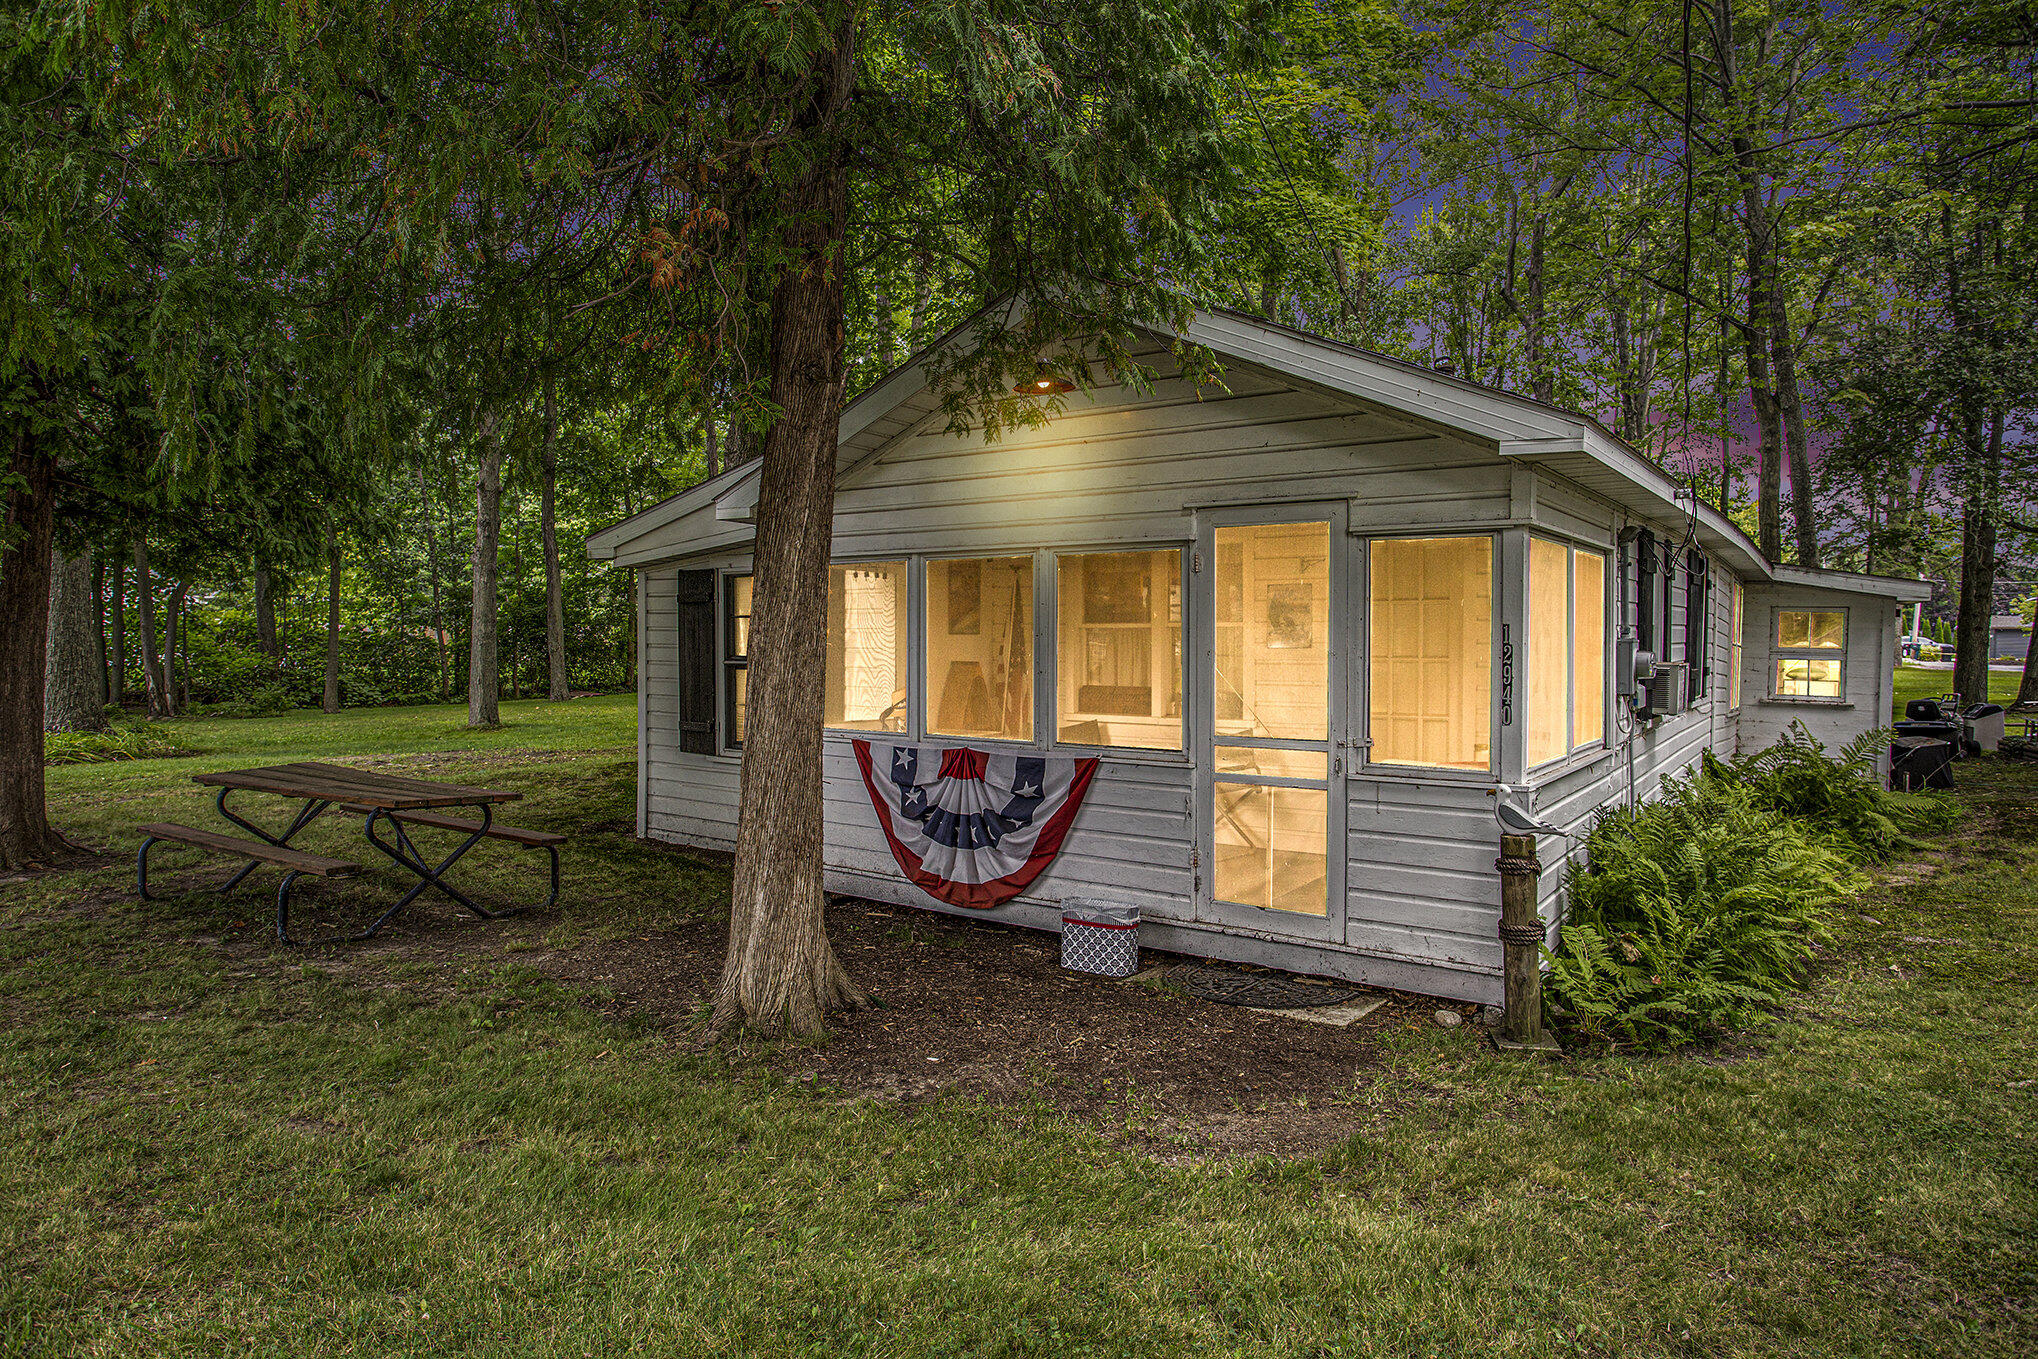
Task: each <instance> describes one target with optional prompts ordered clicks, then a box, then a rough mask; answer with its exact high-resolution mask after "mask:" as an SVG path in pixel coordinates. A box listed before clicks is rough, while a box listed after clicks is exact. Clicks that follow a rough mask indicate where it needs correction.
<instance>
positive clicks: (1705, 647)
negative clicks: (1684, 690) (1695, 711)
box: [1684, 548, 1712, 699]
mask: <svg viewBox="0 0 2038 1359" xmlns="http://www.w3.org/2000/svg"><path fill="white" fill-rule="evenodd" d="M1685 570H1686V572H1687V573H1688V574H1686V576H1685V578H1684V648H1685V658H1686V659H1687V660H1689V661H1690V662H1691V680H1690V682H1691V696H1692V697H1693V698H1694V699H1696V698H1699V697H1701V696H1703V695H1704V693H1705V682H1706V679H1707V677H1708V676H1709V675H1710V674H1711V671H1712V590H1711V585H1712V568H1711V564H1710V563H1709V562H1707V561H1706V559H1705V555H1704V554H1703V553H1701V552H1699V551H1698V550H1697V549H1696V548H1694V549H1692V551H1691V553H1690V555H1689V556H1688V557H1686V559H1685Z"/></svg>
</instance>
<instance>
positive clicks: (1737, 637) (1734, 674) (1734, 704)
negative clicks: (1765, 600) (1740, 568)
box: [1727, 580, 1746, 708]
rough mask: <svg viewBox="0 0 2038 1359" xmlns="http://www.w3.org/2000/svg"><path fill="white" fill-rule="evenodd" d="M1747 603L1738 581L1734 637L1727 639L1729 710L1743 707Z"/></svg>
mask: <svg viewBox="0 0 2038 1359" xmlns="http://www.w3.org/2000/svg"><path fill="white" fill-rule="evenodd" d="M1745 602H1746V601H1745V599H1744V597H1743V594H1742V590H1741V582H1739V581H1738V580H1737V581H1735V582H1734V607H1733V617H1732V620H1731V621H1730V623H1729V625H1728V626H1730V627H1731V628H1732V629H1733V635H1732V636H1731V637H1729V638H1728V639H1727V707H1729V708H1738V707H1740V706H1741V659H1742V656H1743V654H1744V653H1743V652H1742V649H1741V620H1742V612H1741V610H1742V606H1743V604H1744V603H1745Z"/></svg>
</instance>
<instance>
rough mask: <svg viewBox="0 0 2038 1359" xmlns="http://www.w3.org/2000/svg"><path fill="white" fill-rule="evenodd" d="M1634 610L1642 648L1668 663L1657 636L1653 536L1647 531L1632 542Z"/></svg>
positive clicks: (1660, 640) (1637, 633) (1654, 538)
mask: <svg viewBox="0 0 2038 1359" xmlns="http://www.w3.org/2000/svg"><path fill="white" fill-rule="evenodd" d="M1635 611H1636V618H1635V636H1637V637H1639V638H1640V639H1641V643H1642V646H1643V648H1644V649H1645V650H1648V651H1653V652H1655V653H1656V655H1657V656H1658V657H1660V658H1661V659H1663V660H1666V661H1667V660H1669V659H1670V658H1669V657H1668V656H1665V655H1664V654H1663V640H1662V638H1660V637H1658V636H1657V635H1656V535H1655V534H1653V533H1651V532H1649V530H1647V529H1643V530H1642V532H1641V534H1640V535H1639V536H1638V537H1637V538H1636V539H1635Z"/></svg>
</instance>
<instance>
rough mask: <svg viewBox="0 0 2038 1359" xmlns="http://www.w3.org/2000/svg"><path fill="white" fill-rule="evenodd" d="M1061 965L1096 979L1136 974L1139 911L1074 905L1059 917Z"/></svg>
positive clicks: (1113, 905)
mask: <svg viewBox="0 0 2038 1359" xmlns="http://www.w3.org/2000/svg"><path fill="white" fill-rule="evenodd" d="M1061 965H1062V966H1063V967H1065V968H1067V969H1068V970H1069V971H1071V972H1088V973H1090V974H1091V975H1092V976H1098V977H1129V976H1131V975H1132V974H1133V973H1135V972H1137V971H1139V908H1138V907H1137V906H1120V905H1118V904H1117V903H1115V902H1103V901H1073V902H1070V903H1069V904H1068V907H1067V908H1066V909H1065V910H1063V912H1062V916H1061Z"/></svg>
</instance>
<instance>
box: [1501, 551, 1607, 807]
mask: <svg viewBox="0 0 2038 1359" xmlns="http://www.w3.org/2000/svg"><path fill="white" fill-rule="evenodd" d="M1527 539H1528V543H1527V545H1526V547H1525V548H1524V549H1523V552H1522V563H1523V567H1524V570H1525V571H1526V573H1527V578H1525V579H1524V580H1523V582H1522V586H1523V590H1524V597H1525V598H1528V599H1531V600H1532V599H1533V594H1532V591H1533V590H1534V575H1535V544H1536V543H1537V542H1539V541H1540V542H1545V543H1549V544H1550V545H1552V546H1554V547H1559V548H1562V549H1563V551H1564V748H1563V749H1562V750H1561V751H1559V752H1558V753H1556V754H1555V755H1551V756H1549V757H1548V758H1546V759H1543V760H1540V761H1536V760H1532V759H1531V758H1530V751H1529V748H1528V741H1529V727H1530V718H1529V710H1528V701H1527V699H1526V697H1525V698H1524V699H1523V700H1522V701H1521V702H1520V703H1519V704H1518V706H1519V708H1520V711H1521V714H1522V721H1521V732H1522V767H1523V768H1524V769H1526V770H1527V771H1529V772H1530V773H1532V774H1538V775H1548V774H1550V773H1553V772H1558V771H1561V770H1562V768H1563V767H1564V766H1565V765H1566V764H1567V763H1568V762H1569V761H1572V760H1575V759H1577V758H1578V756H1579V755H1580V754H1581V753H1585V752H1592V753H1595V754H1597V753H1600V752H1604V751H1605V750H1606V749H1607V747H1608V741H1609V738H1610V736H1611V733H1612V730H1613V726H1612V723H1611V722H1610V721H1609V720H1608V713H1607V692H1608V690H1609V689H1610V688H1611V687H1612V686H1611V685H1609V684H1608V683H1607V673H1606V672H1607V661H1608V658H1609V657H1610V656H1611V655H1612V654H1613V640H1614V622H1615V620H1614V617H1613V613H1614V611H1613V609H1611V608H1609V607H1608V601H1607V585H1608V580H1609V578H1610V577H1611V575H1612V573H1613V572H1614V571H1615V570H1617V569H1618V566H1617V563H1616V562H1615V559H1614V554H1613V553H1611V552H1610V551H1608V550H1607V549H1606V548H1605V547H1603V546H1600V545H1598V544H1594V543H1580V542H1578V541H1576V540H1574V539H1570V538H1561V537H1558V536H1557V535H1555V534H1551V533H1541V532H1535V531H1531V532H1530V533H1528V534H1527ZM1581 552H1583V553H1588V554H1590V555H1592V556H1594V557H1597V558H1599V676H1598V690H1599V735H1598V736H1596V737H1591V738H1588V739H1586V740H1583V741H1581V740H1579V739H1578V698H1579V694H1578V554H1579V553H1581ZM1525 622H1526V625H1527V626H1529V627H1532V626H1533V620H1525ZM1523 641H1524V642H1525V643H1529V645H1528V648H1527V651H1528V666H1529V667H1533V666H1534V665H1535V664H1536V656H1535V648H1534V645H1533V642H1534V638H1533V636H1532V635H1531V636H1525V637H1524V638H1523ZM1520 673H1522V675H1523V678H1522V680H1521V681H1519V682H1520V683H1522V685H1523V688H1524V692H1525V694H1526V692H1528V690H1529V684H1530V681H1529V679H1528V674H1529V671H1528V670H1527V668H1524V670H1523V671H1522V672H1520Z"/></svg>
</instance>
